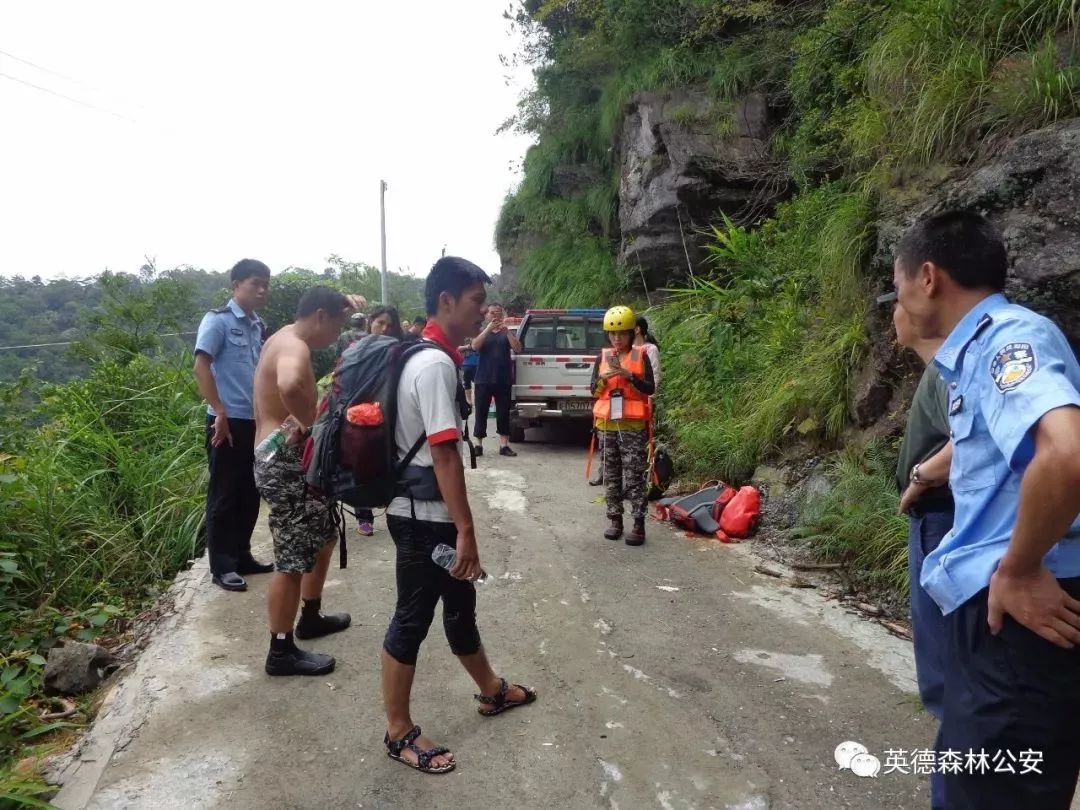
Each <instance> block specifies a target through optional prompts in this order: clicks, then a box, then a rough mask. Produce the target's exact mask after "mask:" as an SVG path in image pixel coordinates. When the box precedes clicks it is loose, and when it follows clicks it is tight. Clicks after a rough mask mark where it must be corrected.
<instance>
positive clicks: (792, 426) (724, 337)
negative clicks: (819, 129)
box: [656, 183, 871, 480]
mask: <svg viewBox="0 0 1080 810" xmlns="http://www.w3.org/2000/svg"><path fill="white" fill-rule="evenodd" d="M715 235H716V240H715V242H714V243H713V245H712V249H711V258H712V259H713V265H714V266H713V267H712V268H710V270H711V271H712V272H711V273H710V275H709V276H708V277H706V276H696V277H695V278H694V279H693V280H692V281H691V283H690V286H689V287H687V288H685V289H680V290H677V291H675V293H674V298H673V300H672V301H671V302H670V303H669V304H668V305H667V306H665V307H662V308H659V309H658V310H657V311H656V321H657V331H658V332H659V333H660V334H661V335H662V336H663V357H664V384H663V385H662V386H661V393H660V408H659V412H660V414H661V418H662V419H663V427H664V428H665V429H666V430H667V431H668V432H670V433H671V434H673V435H674V437H675V438H676V441H677V445H678V446H679V447H685V448H688V452H684V453H682V465H681V471H684V472H685V473H686V474H688V475H690V476H696V477H698V478H700V479H704V478H710V477H713V476H715V475H720V476H722V477H723V478H725V479H727V480H742V479H745V478H746V477H748V476H749V475H750V473H751V472H752V471H753V468H754V466H755V465H756V464H757V462H758V461H759V460H760V459H761V458H762V456H763V455H765V454H766V453H768V452H769V451H771V450H774V449H776V447H777V446H778V445H779V444H780V443H781V442H782V441H784V440H785V439H789V438H793V437H794V438H798V437H807V438H810V437H813V436H823V437H825V438H828V439H835V438H836V437H837V436H839V434H840V432H841V430H842V429H843V428H844V426H845V424H846V423H847V413H848V406H847V399H848V394H847V392H848V384H849V378H850V375H851V374H852V372H853V370H854V369H855V368H856V367H857V365H858V362H859V361H860V360H861V358H862V356H863V352H864V350H865V348H866V345H867V338H866V334H865V330H864V327H863V322H864V320H865V315H866V306H867V301H866V296H864V295H863V294H862V285H861V284H860V283H859V272H860V267H861V265H862V262H863V260H864V258H865V254H866V251H867V249H868V247H869V244H870V236H871V231H870V211H869V208H868V207H867V205H866V204H865V202H864V201H863V199H862V197H861V196H860V195H858V194H855V193H852V192H850V191H848V190H847V189H846V188H844V187H843V186H842V185H841V184H839V183H834V184H830V185H825V186H820V187H818V188H816V189H814V190H813V191H810V192H806V193H804V194H802V195H800V196H799V197H797V198H796V199H794V200H792V201H791V202H789V203H785V204H784V205H782V206H781V207H780V209H779V210H778V211H777V215H776V217H775V218H774V219H772V220H769V221H768V222H767V223H765V225H764V226H763V227H761V228H760V229H758V230H753V231H751V230H747V229H745V228H742V227H739V226H736V225H733V224H732V223H731V222H730V221H727V222H726V223H725V225H724V226H722V227H718V228H717V229H716V231H715Z"/></svg>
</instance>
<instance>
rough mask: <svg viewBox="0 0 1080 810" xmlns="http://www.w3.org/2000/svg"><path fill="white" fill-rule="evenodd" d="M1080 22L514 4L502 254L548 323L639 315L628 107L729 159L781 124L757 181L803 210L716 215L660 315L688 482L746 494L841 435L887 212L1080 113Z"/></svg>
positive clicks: (1060, 8) (853, 9)
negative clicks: (515, 44)
mask: <svg viewBox="0 0 1080 810" xmlns="http://www.w3.org/2000/svg"><path fill="white" fill-rule="evenodd" d="M1077 16H1078V12H1077V11H1076V9H1075V4H1074V3H1073V2H1072V0H902V1H901V2H885V0H881V1H880V2H873V0H872V1H871V2H866V1H865V0H823V2H784V1H783V0H730V1H729V2H725V3H704V2H700V1H699V0H616V1H615V2H601V0H588V1H586V2H581V0H575V1H574V2H571V1H570V0H525V2H523V3H522V4H521V6H520V9H519V11H518V13H517V15H516V17H515V18H514V23H515V24H516V25H519V26H521V27H522V28H523V29H524V30H525V32H526V33H527V34H528V36H529V38H530V39H529V42H530V47H529V49H528V50H527V52H526V53H525V54H523V57H524V58H525V59H527V60H529V61H531V63H532V64H533V65H534V66H535V68H536V76H537V82H536V87H535V89H534V90H533V92H532V93H531V94H529V95H528V96H526V97H525V98H524V99H522V102H521V104H520V106H519V110H518V115H517V116H516V117H515V118H514V119H512V120H511V122H509V124H508V125H512V126H516V127H518V128H519V129H520V130H522V131H525V132H529V133H532V134H534V135H536V136H537V144H536V146H535V147H533V149H532V150H531V151H530V153H529V155H528V158H527V160H526V162H525V174H524V178H523V180H522V183H521V186H520V188H519V189H518V190H517V191H516V192H515V193H514V194H512V195H511V196H510V197H509V198H508V199H507V201H506V204H505V206H504V208H503V212H502V217H501V219H500V222H499V227H498V229H497V233H496V240H497V241H498V243H499V244H500V245H501V246H503V247H504V248H506V247H510V246H516V247H517V249H518V254H519V257H520V262H519V264H520V283H521V285H522V287H523V288H524V289H525V291H526V292H528V293H530V294H532V295H533V297H534V298H535V299H536V300H537V302H538V303H540V304H546V305H568V304H573V305H579V306H580V305H598V304H607V303H609V302H612V301H613V300H614V299H615V298H616V297H623V298H629V299H633V298H635V297H638V296H639V295H640V293H637V294H635V292H634V290H635V288H636V287H637V279H636V277H635V275H636V274H635V271H634V268H619V267H617V266H616V265H615V259H614V256H615V254H616V253H617V244H616V241H615V240H616V239H617V233H616V215H617V188H618V181H619V169H620V166H619V159H620V158H619V153H618V152H619V150H618V149H617V148H615V147H616V146H617V144H618V132H619V129H620V127H621V122H622V119H623V115H624V112H625V110H626V109H627V104H628V102H629V101H630V100H631V99H632V98H633V96H634V94H636V93H639V92H642V91H664V90H669V89H681V90H686V89H693V90H694V91H695V92H697V93H705V94H707V95H708V96H709V97H711V99H712V102H713V105H712V113H711V116H712V118H713V119H714V120H712V121H701V120H697V119H695V115H696V113H694V111H693V110H690V109H680V108H677V109H675V110H674V111H673V113H672V116H673V119H675V122H676V123H678V122H680V121H681V122H682V124H683V125H692V126H694V127H695V128H697V129H700V127H702V126H709V127H711V131H713V132H714V133H715V136H716V137H717V138H722V137H725V134H726V133H728V132H730V126H731V124H730V121H729V120H727V119H730V114H729V113H728V111H729V110H730V107H731V102H732V101H733V100H735V99H737V98H738V97H739V96H740V95H742V94H745V93H747V92H750V91H754V92H758V93H761V94H763V95H764V96H765V98H766V99H767V100H768V103H769V105H770V107H771V108H772V110H773V111H774V115H775V117H776V118H777V119H779V120H780V121H781V123H780V125H779V127H778V130H777V132H776V134H775V136H774V138H773V144H772V146H773V152H774V155H773V157H774V160H773V161H772V163H773V164H774V166H773V168H772V169H770V170H769V171H775V172H776V173H777V176H778V177H781V178H785V182H787V183H788V184H789V185H790V186H792V187H793V188H794V190H795V193H794V197H793V199H791V200H790V201H789V202H787V203H784V204H782V205H780V206H779V208H778V209H777V210H776V211H775V212H774V213H773V214H772V215H771V216H769V217H768V218H766V219H764V220H758V221H745V220H738V221H737V222H732V221H731V220H729V219H727V218H726V217H724V216H723V215H721V214H720V212H717V221H716V222H715V223H714V226H713V228H712V233H711V247H710V250H709V260H708V261H707V262H706V263H705V264H704V265H703V266H700V267H697V268H694V270H693V273H692V277H691V278H690V279H689V281H688V283H686V285H685V286H684V287H682V288H680V289H675V290H672V291H670V297H669V298H668V300H667V301H666V303H665V304H664V305H663V306H662V307H659V308H657V309H656V310H654V312H653V313H652V314H653V315H655V317H656V321H657V332H658V334H659V336H660V337H661V340H662V343H663V345H664V358H665V384H664V386H663V387H662V389H661V390H662V393H661V399H662V408H661V412H662V413H663V414H664V418H665V425H664V428H665V429H666V430H667V431H668V432H669V433H670V434H671V435H673V436H674V438H675V440H676V442H675V444H676V449H680V448H683V449H685V451H684V452H682V453H681V457H682V465H681V467H682V469H683V470H685V471H686V472H687V474H688V475H691V476H700V477H712V476H714V475H717V474H720V475H723V476H726V477H729V478H732V479H739V478H743V477H745V476H747V475H748V474H749V473H750V471H751V470H752V469H753V467H754V466H755V465H756V464H757V463H758V461H760V459H761V458H762V457H763V456H764V455H766V454H768V453H769V452H771V451H774V450H776V449H777V448H778V447H780V446H781V445H783V444H784V443H786V442H789V441H792V440H813V439H817V440H824V441H826V442H832V441H834V440H835V439H836V438H837V437H839V435H840V434H841V432H842V430H843V429H844V427H845V425H846V423H847V420H848V404H847V403H848V392H849V383H850V379H851V376H852V374H853V373H854V370H855V369H856V368H857V367H858V364H859V363H860V362H861V360H862V359H863V357H864V355H865V350H866V346H867V341H868V336H867V334H866V331H865V320H866V314H867V312H866V302H867V299H868V292H869V285H868V283H867V281H868V280H867V279H866V268H867V265H868V261H869V255H870V248H871V246H872V244H873V241H874V231H873V222H874V219H875V217H876V213H877V208H878V204H879V201H880V200H881V199H882V198H883V197H886V196H889V195H892V194H895V193H897V191H898V189H897V187H898V186H899V185H901V184H905V183H906V184H909V185H914V186H916V187H917V186H918V184H919V181H920V178H921V177H922V176H923V175H924V174H925V175H927V176H935V175H937V174H940V171H941V169H942V168H943V167H948V166H950V165H955V164H957V163H963V162H966V161H969V160H971V159H973V158H974V157H976V156H977V154H978V152H979V149H980V148H984V147H990V146H992V145H993V144H994V143H995V142H996V141H998V140H999V139H1000V138H1002V137H1005V136H1010V135H1015V134H1017V133H1018V132H1020V131H1023V130H1026V129H1031V128H1034V127H1038V126H1042V125H1044V124H1047V123H1050V122H1052V121H1055V120H1058V119H1060V118H1063V117H1067V116H1073V115H1077V114H1078V113H1080V88H1078V85H1077V81H1078V79H1080V51H1078V48H1080V41H1078V33H1077ZM691 119H694V120H691ZM568 170H572V172H569V173H570V174H571V176H573V177H575V178H578V180H577V181H576V182H575V183H573V184H570V186H569V187H567V184H566V183H564V182H561V181H560V178H561V177H563V176H565V175H567V174H568ZM583 178H584V179H587V182H586V180H583ZM763 180H765V178H763Z"/></svg>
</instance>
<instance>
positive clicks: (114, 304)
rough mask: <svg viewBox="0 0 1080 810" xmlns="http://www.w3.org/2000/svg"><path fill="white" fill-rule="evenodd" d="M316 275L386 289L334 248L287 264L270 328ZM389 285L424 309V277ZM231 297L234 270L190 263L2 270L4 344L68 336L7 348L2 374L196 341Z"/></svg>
mask: <svg viewBox="0 0 1080 810" xmlns="http://www.w3.org/2000/svg"><path fill="white" fill-rule="evenodd" d="M313 284H329V285H330V286H334V287H338V288H340V289H342V290H345V291H347V292H353V293H359V294H361V295H364V296H365V297H367V299H368V300H369V301H372V302H375V301H378V299H379V296H380V295H381V292H380V282H379V271H378V269H377V268H375V267H372V266H371V265H366V264H362V263H358V262H348V261H345V260H344V259H342V258H341V257H340V256H331V257H330V258H329V259H328V260H327V266H326V268H325V269H324V270H322V272H315V271H312V270H305V269H303V268H296V267H290V268H288V269H286V270H285V271H284V272H281V273H275V275H274V276H273V282H272V290H271V295H270V300H269V306H268V308H267V310H266V311H265V312H263V313H262V316H263V319H264V320H266V322H267V325H268V326H269V327H270V330H271V331H273V330H275V329H278V328H279V327H281V326H283V325H284V324H286V323H289V322H291V321H292V319H293V313H294V312H296V304H297V302H299V300H300V296H301V294H302V293H303V291H304V290H305V289H306V288H307V287H309V286H311V285H313ZM389 294H390V301H391V303H393V304H395V305H397V306H398V307H399V308H400V309H401V310H402V313H403V315H413V314H420V313H422V312H423V309H424V303H423V279H419V278H414V277H413V276H407V275H404V274H402V273H390V274H389ZM228 297H229V277H228V273H227V272H208V271H206V270H199V269H195V268H191V267H181V268H177V269H174V270H168V271H164V272H158V271H157V270H155V268H154V267H152V266H150V265H146V266H144V267H143V268H142V269H141V270H140V271H139V272H138V273H134V274H131V273H112V272H105V273H102V274H101V275H99V276H97V277H95V278H92V279H53V280H50V281H43V280H42V279H41V278H40V277H37V276H35V277H34V278H32V279H25V278H21V277H15V278H2V277H0V346H5V347H6V346H27V345H29V346H37V345H38V344H43V343H58V344H62V345H56V346H43V347H40V348H28V349H15V350H2V351H0V382H12V381H14V380H16V379H17V378H18V377H19V374H20V372H21V371H22V370H23V369H24V368H26V367H27V366H28V365H31V364H33V365H34V368H35V375H36V376H37V377H38V378H39V379H42V380H46V381H48V382H57V383H59V382H67V381H69V380H73V379H76V378H78V377H82V376H84V375H85V374H87V373H88V372H89V370H90V368H91V365H92V363H93V361H94V360H95V359H96V358H99V357H101V356H108V357H124V356H129V355H131V354H138V353H152V352H156V351H159V350H165V351H172V352H176V351H180V350H181V349H183V348H184V347H185V346H186V347H188V348H190V347H192V346H194V343H195V330H196V329H197V328H198V325H199V321H200V320H201V318H202V316H203V313H204V312H206V311H207V310H208V309H210V308H212V307H217V306H221V305H222V304H223V303H225V301H227V300H228ZM176 332H179V333H182V334H180V335H178V336H175V337H162V335H169V334H170V333H176ZM72 343H74V344H76V345H73V346H69V345H65V344H72ZM2 449H3V448H0V450H2Z"/></svg>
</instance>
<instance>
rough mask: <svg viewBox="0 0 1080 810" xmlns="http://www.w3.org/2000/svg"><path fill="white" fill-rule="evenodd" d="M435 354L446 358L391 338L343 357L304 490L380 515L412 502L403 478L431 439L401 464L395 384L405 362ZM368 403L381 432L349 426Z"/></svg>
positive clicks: (312, 441)
mask: <svg viewBox="0 0 1080 810" xmlns="http://www.w3.org/2000/svg"><path fill="white" fill-rule="evenodd" d="M431 349H435V350H438V351H445V349H443V348H442V347H441V346H440V345H439V344H437V343H434V342H432V341H428V340H420V341H414V342H411V343H405V342H402V341H400V340H396V339H395V338H392V337H389V336H387V335H368V336H366V337H364V338H362V339H361V340H359V341H357V342H356V343H353V344H352V345H351V346H349V348H347V349H346V350H345V351H344V352H343V353H342V355H341V358H340V359H339V361H338V365H337V367H336V368H335V369H334V374H333V378H332V381H331V384H330V389H329V390H328V391H327V392H326V395H325V396H324V397H323V399H322V402H321V403H320V404H319V415H318V417H317V418H316V420H315V424H314V425H313V426H312V428H311V436H310V437H309V438H308V442H307V446H306V447H305V449H304V461H303V466H304V471H305V475H306V480H307V484H308V487H309V488H311V489H312V490H313V491H314V492H315V493H316V494H317V495H319V496H321V497H323V498H326V499H327V500H329V501H331V502H332V503H338V504H344V505H347V506H351V507H352V508H353V509H377V508H383V507H386V506H388V505H389V504H390V501H392V500H393V499H394V498H395V497H396V496H398V495H401V494H407V493H405V492H403V491H402V486H403V474H404V472H405V471H406V469H407V468H408V467H409V465H410V464H411V463H412V460H413V459H414V458H415V457H416V454H417V453H418V452H420V448H421V447H423V446H424V442H425V441H427V437H426V436H425V435H423V434H422V433H421V435H420V436H418V437H417V438H416V442H415V443H414V444H413V445H412V447H410V448H409V451H408V452H407V453H406V454H405V456H404V457H403V458H401V459H398V458H397V443H396V440H395V428H396V425H397V415H398V402H397V396H398V383H399V382H400V380H401V372H402V370H403V369H404V368H405V364H406V362H408V360H409V359H410V358H411V357H413V356H414V355H416V354H419V353H420V352H423V351H428V350H431ZM458 389H459V391H458V398H457V399H458V403H459V407H460V408H461V411H462V416H463V418H465V419H467V418H468V416H467V413H466V412H465V407H467V406H465V405H464V402H465V393H464V389H462V388H461V385H460V382H459V384H458ZM364 403H368V404H371V405H375V406H377V411H376V413H377V412H380V411H381V415H382V419H381V421H380V422H379V423H378V424H366V425H361V424H354V423H353V422H350V421H349V419H348V418H347V414H348V411H349V409H350V408H351V407H353V406H354V405H361V404H364ZM369 413H371V411H370V409H369ZM470 447H471V445H470ZM474 466H475V463H474Z"/></svg>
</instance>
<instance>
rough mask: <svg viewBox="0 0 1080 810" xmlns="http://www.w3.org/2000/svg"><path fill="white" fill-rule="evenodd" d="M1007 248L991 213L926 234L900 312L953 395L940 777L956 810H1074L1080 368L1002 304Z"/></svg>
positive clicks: (939, 580)
mask: <svg viewBox="0 0 1080 810" xmlns="http://www.w3.org/2000/svg"><path fill="white" fill-rule="evenodd" d="M1006 270H1007V258H1006V252H1005V246H1004V242H1003V240H1002V238H1001V236H1000V234H999V233H998V231H997V229H996V228H994V227H993V225H991V224H990V223H989V222H988V221H987V220H986V219H984V218H983V217H981V216H979V215H978V214H974V213H969V212H963V211H951V212H946V213H942V214H938V215H936V216H934V217H931V218H929V219H927V220H925V221H923V222H920V223H919V224H917V225H915V226H914V227H913V228H912V229H911V230H910V231H909V232H908V233H907V234H906V235H905V236H904V238H903V239H902V240H901V242H900V244H899V246H898V248H897V251H896V263H895V268H894V280H895V284H896V290H897V293H898V295H899V300H900V304H901V305H902V306H903V307H904V309H906V310H907V312H908V314H909V316H910V318H911V321H912V323H913V324H914V326H915V329H916V331H917V332H918V334H919V337H920V338H923V339H935V338H944V343H943V344H942V346H941V348H940V349H939V350H938V352H937V355H936V357H935V360H934V362H935V363H936V364H937V367H938V369H939V371H940V372H941V376H942V377H943V379H944V380H945V381H946V383H947V384H948V390H949V407H948V411H949V427H950V432H951V434H952V441H953V462H952V468H951V471H950V476H949V477H950V482H951V487H952V490H953V497H954V500H955V503H956V517H955V523H954V525H953V529H952V531H950V532H949V533H948V534H947V535H946V536H945V537H944V539H942V541H941V544H940V545H939V546H938V548H937V549H936V550H935V551H934V552H933V553H931V554H930V555H928V556H927V558H926V561H925V563H924V564H923V569H922V577H921V582H922V585H923V587H924V588H925V589H926V590H927V591H928V592H929V593H930V595H931V596H932V597H933V598H934V600H935V601H936V602H937V604H938V605H939V606H940V607H941V610H942V613H943V614H945V630H946V633H947V634H948V656H947V659H946V662H945V698H944V716H943V719H942V733H941V741H942V742H941V745H942V749H943V750H941V751H939V755H938V756H939V760H938V767H939V768H940V769H941V770H942V771H943V772H944V774H945V801H946V807H948V808H978V810H992V809H993V808H1002V809H1003V810H1004V809H1005V808H1008V810H1015V809H1016V808H1031V810H1035V808H1038V810H1053V809H1054V808H1060V810H1067V808H1068V807H1069V805H1070V802H1071V800H1072V795H1073V792H1074V790H1075V788H1076V781H1077V775H1078V773H1080V647H1077V646H1076V645H1077V644H1080V601H1078V599H1080V517H1078V515H1080V365H1078V364H1077V361H1076V358H1075V356H1074V355H1073V352H1072V350H1071V349H1070V347H1069V344H1068V342H1067V341H1066V339H1065V337H1064V335H1062V333H1061V332H1060V331H1059V330H1058V328H1057V327H1056V326H1054V324H1053V323H1051V322H1050V321H1048V320H1047V319H1046V318H1043V317H1041V316H1039V315H1037V314H1035V313H1034V312H1032V311H1031V310H1028V309H1025V308H1024V307H1021V306H1017V305H1015V304H1010V303H1009V302H1008V300H1006V299H1005V297H1004V296H1003V295H1002V294H1001V291H1002V289H1003V288H1004V286H1005V275H1006Z"/></svg>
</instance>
